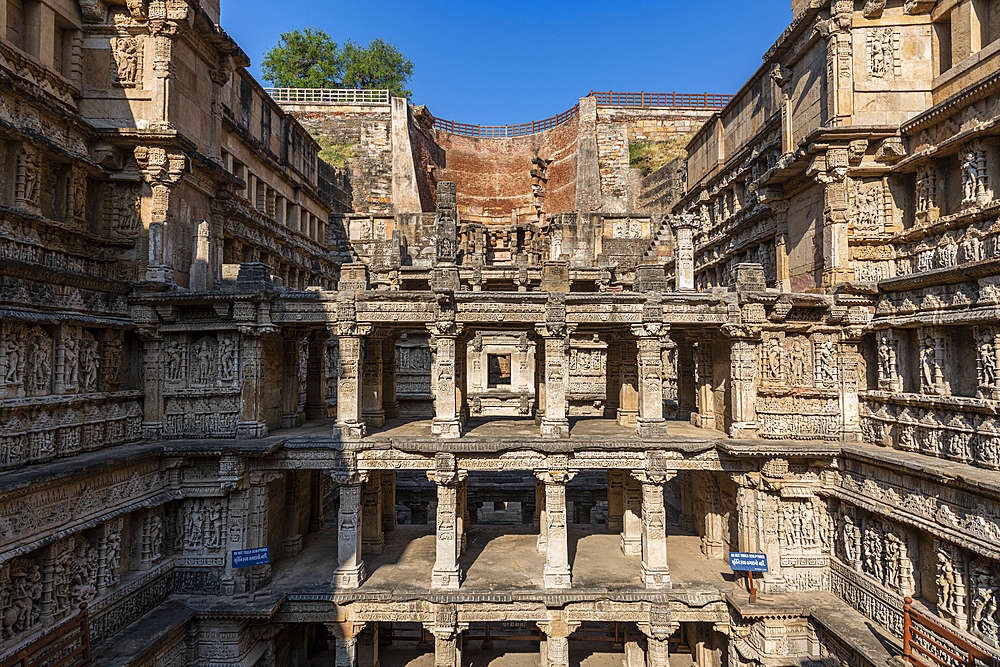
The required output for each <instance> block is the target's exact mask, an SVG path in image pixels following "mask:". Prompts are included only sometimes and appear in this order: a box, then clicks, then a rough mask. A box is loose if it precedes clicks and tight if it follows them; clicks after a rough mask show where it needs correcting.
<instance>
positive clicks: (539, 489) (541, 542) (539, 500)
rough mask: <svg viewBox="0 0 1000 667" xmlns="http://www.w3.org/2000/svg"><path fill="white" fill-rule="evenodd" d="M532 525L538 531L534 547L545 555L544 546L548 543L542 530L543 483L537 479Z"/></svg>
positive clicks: (543, 510) (543, 519) (543, 518)
mask: <svg viewBox="0 0 1000 667" xmlns="http://www.w3.org/2000/svg"><path fill="white" fill-rule="evenodd" d="M533 523H534V527H535V530H537V531H538V539H537V540H536V541H535V547H536V548H537V549H538V552H539V553H545V545H546V542H547V541H548V535H547V533H546V531H545V529H544V528H543V526H545V482H543V481H542V480H540V479H538V478H536V479H535V517H534V522H533Z"/></svg>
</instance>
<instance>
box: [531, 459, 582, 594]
mask: <svg viewBox="0 0 1000 667" xmlns="http://www.w3.org/2000/svg"><path fill="white" fill-rule="evenodd" d="M559 463H564V462H562V461H561V462H559ZM535 476H536V477H537V478H538V479H539V480H541V481H542V483H544V484H545V526H544V529H545V533H546V539H545V570H544V573H543V576H544V581H545V588H570V586H571V585H572V584H571V579H572V577H571V573H570V567H569V551H568V546H567V530H566V529H567V526H566V483H567V482H569V481H570V480H571V479H573V477H575V476H576V471H571V470H566V469H563V468H561V467H551V468H549V469H548V470H536V471H535Z"/></svg>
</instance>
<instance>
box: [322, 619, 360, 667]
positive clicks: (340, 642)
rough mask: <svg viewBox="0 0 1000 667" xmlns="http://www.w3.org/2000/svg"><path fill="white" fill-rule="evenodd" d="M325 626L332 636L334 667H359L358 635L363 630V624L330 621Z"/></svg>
mask: <svg viewBox="0 0 1000 667" xmlns="http://www.w3.org/2000/svg"><path fill="white" fill-rule="evenodd" d="M326 627H327V630H329V632H330V634H331V635H333V637H334V644H335V647H336V657H335V664H336V667H361V665H360V664H359V661H358V635H359V634H361V632H362V631H363V630H364V628H365V624H364V623H350V622H347V623H339V622H332V621H331V622H329V623H327V624H326Z"/></svg>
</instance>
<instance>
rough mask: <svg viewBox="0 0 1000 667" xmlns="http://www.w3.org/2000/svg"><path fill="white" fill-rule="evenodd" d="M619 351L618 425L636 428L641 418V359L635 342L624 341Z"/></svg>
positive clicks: (630, 340)
mask: <svg viewBox="0 0 1000 667" xmlns="http://www.w3.org/2000/svg"><path fill="white" fill-rule="evenodd" d="M619 350H620V354H621V356H620V357H619V359H620V360H621V363H620V364H619V367H618V369H619V379H618V413H617V419H618V424H619V425H620V426H625V427H635V424H636V420H637V419H638V417H639V357H638V352H637V351H636V343H635V340H633V339H631V338H628V339H623V340H622V341H621V342H620V344H619Z"/></svg>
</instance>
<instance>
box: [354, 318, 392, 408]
mask: <svg viewBox="0 0 1000 667" xmlns="http://www.w3.org/2000/svg"><path fill="white" fill-rule="evenodd" d="M385 342H386V333H385V332H384V331H382V330H379V331H375V332H372V334H371V335H369V336H368V339H367V340H366V341H365V359H364V363H363V364H362V368H363V369H364V370H363V371H362V373H361V415H362V419H364V422H365V426H366V427H368V428H378V427H379V426H382V425H383V424H385V410H383V409H382V383H383V371H384V367H383V359H382V349H383V347H384V344H385ZM393 356H394V355H393Z"/></svg>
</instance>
